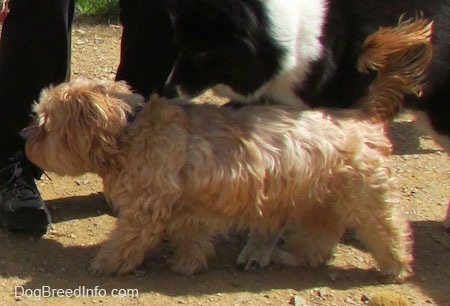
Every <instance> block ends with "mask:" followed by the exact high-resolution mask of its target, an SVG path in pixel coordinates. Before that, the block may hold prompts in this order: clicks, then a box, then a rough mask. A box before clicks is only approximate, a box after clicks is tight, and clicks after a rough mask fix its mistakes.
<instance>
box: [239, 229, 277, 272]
mask: <svg viewBox="0 0 450 306" xmlns="http://www.w3.org/2000/svg"><path fill="white" fill-rule="evenodd" d="M282 234H283V230H280V231H279V232H277V233H266V234H261V233H259V232H257V231H251V233H250V236H249V239H248V241H247V244H246V245H245V246H244V248H243V249H242V251H241V253H240V254H239V256H238V259H237V265H238V267H239V268H241V269H245V270H247V269H249V268H251V267H254V266H258V267H265V266H268V265H269V264H270V262H271V260H272V254H273V252H274V250H275V248H276V246H277V244H278V241H279V240H280V237H281V235H282Z"/></svg>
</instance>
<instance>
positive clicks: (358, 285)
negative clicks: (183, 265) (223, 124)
mask: <svg viewBox="0 0 450 306" xmlns="http://www.w3.org/2000/svg"><path fill="white" fill-rule="evenodd" d="M120 34H121V28H120V27H119V26H91V25H82V24H76V25H75V26H74V29H73V37H72V39H73V43H72V49H73V52H72V77H80V76H83V77H88V78H106V79H112V78H113V77H114V73H115V70H116V67H117V64H118V56H119V45H120ZM209 98H210V99H213V97H209ZM390 133H391V138H392V140H393V142H394V147H395V149H394V154H393V155H392V161H393V164H394V171H395V174H396V175H397V176H398V179H399V182H400V184H399V185H400V191H401V199H402V201H401V203H402V206H403V207H404V209H405V211H406V213H407V215H408V216H409V218H410V220H411V223H412V227H413V229H414V256H415V264H414V270H415V275H414V276H413V277H411V278H410V279H408V281H407V282H406V283H404V284H400V285H397V284H395V285H393V284H387V285H386V284H383V283H382V282H381V281H380V278H379V274H378V272H377V271H376V270H375V269H374V267H375V263H374V261H373V259H372V257H371V256H370V255H369V254H368V253H366V252H365V251H364V249H363V248H361V247H359V246H358V244H357V243H355V241H354V240H353V239H352V238H351V236H349V238H348V239H346V240H345V241H343V243H342V244H341V245H339V247H338V249H337V252H336V256H335V258H334V260H333V261H332V262H331V263H330V265H329V266H326V267H323V268H319V269H317V270H311V269H306V268H302V269H287V268H279V267H274V266H272V267H269V268H267V269H260V270H251V271H239V270H237V269H236V268H235V266H234V261H235V259H236V257H237V254H238V253H239V250H240V248H241V247H242V246H243V243H244V241H243V239H242V238H241V237H238V236H231V237H230V238H228V239H226V240H221V241H218V243H217V256H216V257H215V258H214V259H212V260H211V264H210V267H209V269H208V271H206V272H203V273H201V274H198V275H196V276H192V277H185V276H180V275H176V274H174V273H171V272H169V270H168V269H167V266H166V265H165V262H164V258H165V252H164V250H163V252H161V254H162V255H161V256H159V257H154V258H149V260H148V261H147V262H146V263H145V264H144V265H143V266H142V267H141V268H140V269H138V270H136V271H135V272H134V273H132V274H129V275H126V276H122V277H104V276H95V275H93V274H92V273H91V271H90V262H91V260H92V259H93V257H94V256H95V254H96V253H97V251H98V250H99V246H100V244H101V243H102V241H104V240H105V239H106V237H107V234H108V232H109V231H110V230H111V228H112V227H113V225H114V220H115V218H114V216H113V213H112V211H111V210H110V208H109V207H108V205H107V203H106V202H105V201H104V199H103V196H102V193H101V191H102V183H101V180H100V179H99V178H98V177H97V176H95V175H84V176H82V177H78V178H67V177H58V176H56V175H54V174H52V173H48V177H46V176H44V177H43V178H42V180H40V181H39V182H38V187H39V189H40V191H41V192H42V196H43V198H44V199H45V200H46V202H47V204H48V207H49V209H50V210H51V213H52V218H53V226H52V228H51V229H50V230H49V231H48V233H47V234H46V235H45V236H44V237H42V238H41V239H36V238H29V237H23V236H18V235H13V234H10V233H7V232H4V231H0V247H1V249H2V250H1V252H0V305H14V304H16V305H79V304H88V305H90V304H97V305H135V304H144V305H297V306H301V305H303V306H304V305H364V304H367V302H368V300H369V299H371V298H372V297H373V296H374V295H376V294H380V293H385V292H391V293H392V292H393V293H398V294H400V295H402V296H403V297H404V299H406V300H408V301H409V302H410V303H411V304H413V305H450V235H449V234H447V233H446V232H445V231H444V229H443V227H442V224H441V220H442V217H443V215H444V213H445V209H446V204H447V201H448V197H449V195H450V189H449V182H450V162H449V159H448V157H447V155H446V154H445V153H444V152H443V151H442V149H441V148H440V147H439V146H437V145H436V144H435V143H434V142H433V141H432V139H431V138H430V137H428V136H427V135H425V134H424V133H423V132H421V131H420V130H419V129H418V128H417V126H416V125H415V124H414V122H413V121H412V120H411V116H410V115H409V114H408V113H405V114H403V115H402V116H400V118H398V119H397V120H395V122H394V123H392V125H391V128H390ZM164 247H165V246H164ZM71 290H72V291H71ZM50 293H52V295H53V296H52V297H49V294H50Z"/></svg>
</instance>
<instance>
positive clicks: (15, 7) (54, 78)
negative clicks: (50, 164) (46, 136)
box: [0, 0, 74, 232]
mask: <svg viewBox="0 0 450 306" xmlns="http://www.w3.org/2000/svg"><path fill="white" fill-rule="evenodd" d="M73 5H74V3H73V0H39V1H36V0H11V1H10V3H9V9H10V12H9V14H8V16H7V17H6V19H5V21H4V24H3V29H2V34H1V40H0V131H1V133H0V225H1V226H3V227H4V228H7V229H9V230H19V231H37V232H45V230H46V228H47V225H48V224H49V222H50V216H49V214H48V211H47V210H46V208H45V205H44V203H43V202H42V200H41V198H40V195H39V193H38V191H37V189H36V186H35V184H34V179H35V178H38V177H39V175H40V172H41V171H40V170H39V169H37V168H36V167H35V166H34V165H32V164H31V163H30V162H29V161H28V160H27V159H26V156H25V154H24V153H23V145H24V143H23V139H22V138H21V137H20V136H19V132H20V131H21V129H23V128H24V127H25V126H26V125H27V123H28V121H29V120H30V111H31V105H32V103H33V102H34V101H35V100H37V99H38V97H39V93H40V91H41V90H42V88H44V87H45V86H48V85H50V84H56V83H60V82H62V81H64V79H65V77H66V70H67V61H68V54H69V52H68V51H69V50H68V49H69V47H68V46H69V45H68V33H69V30H70V26H71V22H72V16H73Z"/></svg>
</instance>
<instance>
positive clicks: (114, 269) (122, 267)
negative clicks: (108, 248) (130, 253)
mask: <svg viewBox="0 0 450 306" xmlns="http://www.w3.org/2000/svg"><path fill="white" fill-rule="evenodd" d="M139 264H140V263H135V262H131V261H129V260H127V259H125V258H121V257H119V256H117V254H115V253H114V252H105V251H103V250H101V251H100V252H99V253H98V254H97V256H96V257H95V258H94V260H93V261H92V265H91V268H92V271H93V272H94V273H95V274H100V275H112V274H117V275H122V274H125V273H128V272H130V271H132V270H133V269H134V268H135V267H137V266H138V265H139Z"/></svg>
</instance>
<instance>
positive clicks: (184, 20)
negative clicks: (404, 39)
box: [166, 0, 450, 229]
mask: <svg viewBox="0 0 450 306" xmlns="http://www.w3.org/2000/svg"><path fill="white" fill-rule="evenodd" d="M168 10H169V15H170V18H171V22H172V26H173V31H174V42H175V44H176V45H177V46H178V47H179V53H178V57H177V59H176V61H175V64H174V66H173V68H172V71H171V73H170V76H169V78H168V80H167V83H166V84H167V86H168V87H173V86H176V87H177V89H178V91H179V93H180V94H182V95H185V96H195V95H198V94H200V93H202V92H203V91H204V90H206V89H209V88H213V89H214V91H215V92H216V93H217V94H219V95H223V96H226V97H229V98H231V99H233V100H236V101H239V102H241V103H245V102H249V103H252V102H256V101H261V100H269V101H272V102H275V103H281V104H299V103H303V104H306V105H305V107H327V106H330V107H343V108H349V107H352V106H355V103H356V102H357V101H358V99H359V98H360V97H362V96H363V94H364V93H365V92H366V90H367V88H368V86H369V84H370V82H371V81H372V77H373V76H371V75H369V74H364V73H361V72H359V71H358V70H357V68H356V59H357V57H358V54H359V51H360V48H361V45H362V43H363V42H364V40H365V39H366V37H367V36H368V35H369V34H371V33H373V32H375V31H376V30H378V29H379V28H380V27H381V26H393V25H396V24H397V23H398V22H399V20H401V19H402V18H403V19H407V18H415V17H418V16H423V17H426V18H428V19H430V20H433V21H434V31H433V37H432V41H433V52H434V53H433V59H432V62H431V64H430V67H429V71H428V78H427V84H426V87H425V90H424V92H423V95H422V96H421V97H408V99H406V101H405V106H406V107H409V108H414V109H416V110H418V111H421V112H419V113H420V114H425V116H421V117H422V118H426V119H427V120H426V121H427V123H428V124H431V127H432V130H433V131H434V132H437V133H435V135H434V138H435V139H436V140H437V141H438V142H439V143H441V144H442V145H443V146H444V147H445V149H446V150H447V152H450V145H449V144H450V141H449V140H450V139H449V136H450V2H449V1H447V0H365V1H361V0H168ZM448 214H450V203H449V213H448ZM446 227H447V228H449V229H450V215H449V216H447V218H446Z"/></svg>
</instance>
